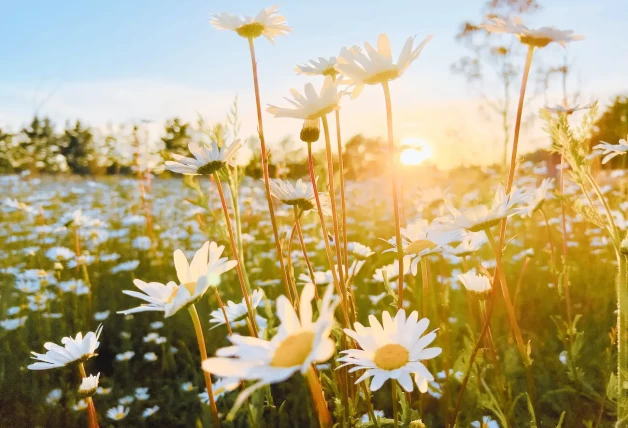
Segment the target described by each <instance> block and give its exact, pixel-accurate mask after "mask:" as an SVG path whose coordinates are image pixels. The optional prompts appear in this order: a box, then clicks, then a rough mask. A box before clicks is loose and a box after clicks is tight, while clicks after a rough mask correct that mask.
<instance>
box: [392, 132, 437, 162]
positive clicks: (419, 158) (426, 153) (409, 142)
mask: <svg viewBox="0 0 628 428" xmlns="http://www.w3.org/2000/svg"><path fill="white" fill-rule="evenodd" d="M401 146H402V147H404V148H403V150H402V151H401V155H400V158H399V160H400V161H401V163H402V164H404V165H420V164H422V163H423V162H424V161H425V160H426V159H429V158H431V157H432V148H431V147H430V146H429V144H427V143H426V142H425V141H424V140H422V139H420V138H404V139H403V140H402V141H401Z"/></svg>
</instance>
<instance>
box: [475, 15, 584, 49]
mask: <svg viewBox="0 0 628 428" xmlns="http://www.w3.org/2000/svg"><path fill="white" fill-rule="evenodd" d="M481 27H482V28H484V29H485V30H487V31H489V32H492V33H506V34H514V35H515V36H517V37H518V38H519V40H520V41H521V43H523V44H526V45H531V46H535V47H537V48H542V47H545V46H547V45H549V44H550V43H552V42H553V43H558V44H559V45H561V46H562V47H565V45H566V44H567V43H568V42H573V41H578V40H583V39H584V36H581V35H578V34H574V33H573V31H572V30H559V29H557V28H554V27H541V28H535V29H530V28H528V27H526V26H525V25H524V24H523V21H522V20H521V18H520V17H518V16H517V17H514V18H513V20H512V21H507V20H503V19H501V18H499V17H491V18H489V22H488V23H486V24H483V25H481Z"/></svg>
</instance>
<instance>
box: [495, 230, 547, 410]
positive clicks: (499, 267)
mask: <svg viewBox="0 0 628 428" xmlns="http://www.w3.org/2000/svg"><path fill="white" fill-rule="evenodd" d="M484 232H485V233H486V237H487V238H488V242H489V244H490V245H491V248H492V250H493V255H494V257H495V270H496V271H497V272H496V273H495V275H496V276H497V278H498V282H499V285H500V288H501V290H502V295H503V296H504V302H505V304H506V313H507V314H508V321H509V323H510V328H511V329H512V332H513V335H514V336H515V342H516V343H517V349H518V350H519V354H520V355H521V359H522V360H523V366H524V368H525V370H526V378H527V381H528V388H529V390H530V391H529V392H530V396H531V398H532V402H533V403H534V402H535V398H536V389H535V387H534V380H533V378H532V372H531V367H530V366H531V365H532V361H531V360H530V356H529V355H528V352H527V350H526V346H525V344H524V343H523V337H522V336H521V329H520V328H519V323H518V322H517V315H516V314H515V308H514V306H513V304H512V300H511V299H510V292H509V291H508V283H507V282H506V272H505V270H504V266H503V264H502V249H501V247H498V246H497V244H496V242H495V237H494V236H493V233H492V232H491V230H490V229H489V228H487V229H485V230H484ZM489 321H490V320H489Z"/></svg>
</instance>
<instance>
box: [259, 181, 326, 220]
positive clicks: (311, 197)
mask: <svg viewBox="0 0 628 428" xmlns="http://www.w3.org/2000/svg"><path fill="white" fill-rule="evenodd" d="M270 194H271V195H273V196H274V197H275V198H277V199H279V200H280V201H281V202H283V203H284V204H286V205H290V206H296V207H298V208H299V209H300V210H301V211H302V212H307V211H310V210H316V196H315V194H314V186H312V183H305V182H303V180H302V179H300V178H299V179H298V180H297V182H296V183H295V184H294V186H293V185H292V183H290V182H289V181H283V180H280V179H278V178H276V179H271V180H270ZM318 197H319V200H320V202H321V208H322V209H323V214H326V215H331V208H330V204H331V201H330V199H329V194H327V193H319V194H318Z"/></svg>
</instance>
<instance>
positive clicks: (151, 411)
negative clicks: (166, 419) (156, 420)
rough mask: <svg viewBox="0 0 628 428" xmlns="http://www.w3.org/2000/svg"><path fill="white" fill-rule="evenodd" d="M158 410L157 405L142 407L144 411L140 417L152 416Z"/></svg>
mask: <svg viewBox="0 0 628 428" xmlns="http://www.w3.org/2000/svg"><path fill="white" fill-rule="evenodd" d="M158 410H159V406H157V405H154V406H153V407H148V408H146V409H144V411H143V412H142V417H143V418H147V417H149V416H152V415H154V414H155V413H157V411H158Z"/></svg>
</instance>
